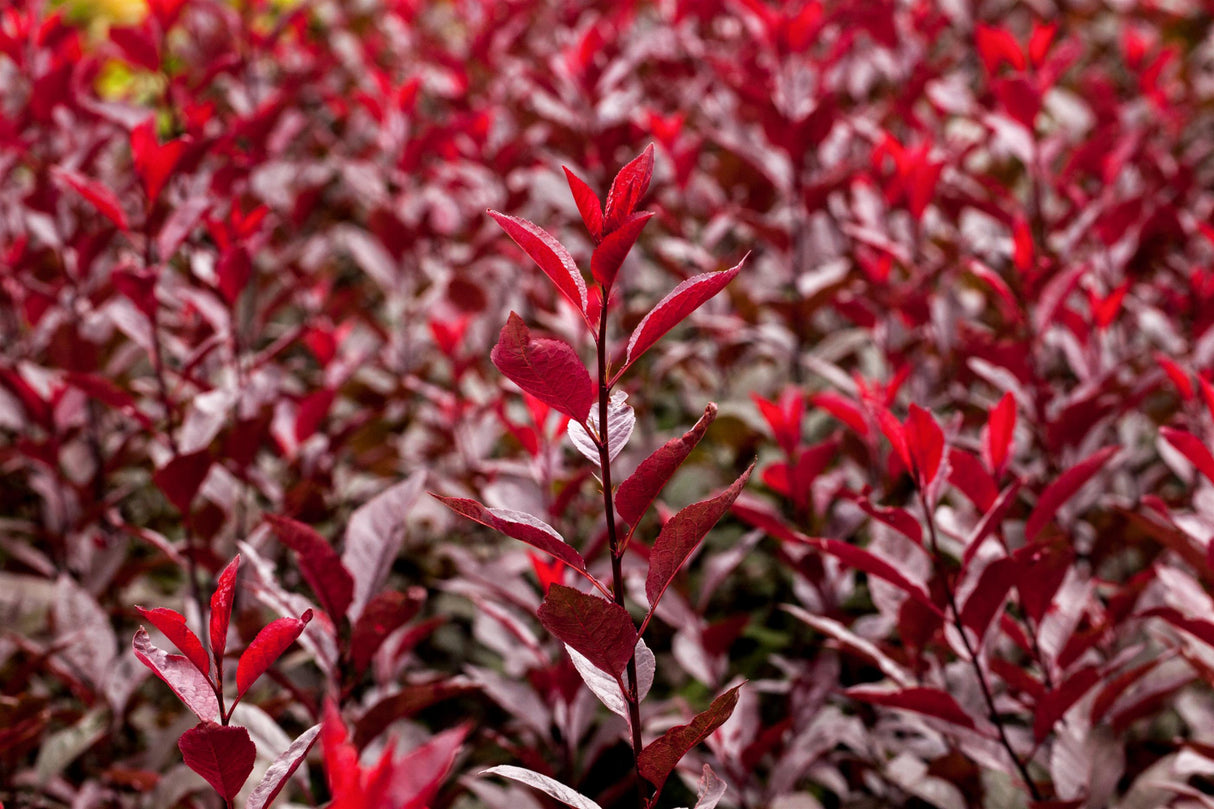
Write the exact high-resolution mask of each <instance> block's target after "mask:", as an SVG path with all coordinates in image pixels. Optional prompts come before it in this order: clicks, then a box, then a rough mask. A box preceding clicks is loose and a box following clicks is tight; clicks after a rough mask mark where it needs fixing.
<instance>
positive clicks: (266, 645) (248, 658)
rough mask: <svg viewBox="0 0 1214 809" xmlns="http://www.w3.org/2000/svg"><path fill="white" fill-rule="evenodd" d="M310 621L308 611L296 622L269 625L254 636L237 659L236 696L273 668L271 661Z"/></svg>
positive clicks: (291, 619) (273, 622)
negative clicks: (238, 660) (238, 661)
mask: <svg viewBox="0 0 1214 809" xmlns="http://www.w3.org/2000/svg"><path fill="white" fill-rule="evenodd" d="M311 620H312V610H306V611H305V612H304V614H303V615H301V616H299V617H298V618H279V619H277V620H274V621H271V622H270V623H268V624H267V625H266V626H264V627H263V628H262V630H261V631H260V632H258V633H257V637H255V638H253V642H252V643H250V644H249V648H247V649H245V650H244V653H243V654H241V655H240V663H239V664H237V666H236V691H237V694H238V695H239V696H244V692H246V691H248V690H249V686H251V685H253V682H254V681H255V680H256V679H257V678H258V677H260V676H261V675H262V674H264V673H265V671H266V669H268V668H269V667H270V666H272V665H274V661H275V660H277V659H278V658H279V657H280V656H281V655H282V653H283V652H285V651H286V650H287V647H288V646H290V645H291V644H292V643H294V642H295V639H296V638H298V637H299V635H300V633H301V632H303V630H304V627H305V626H307V624H308V621H311Z"/></svg>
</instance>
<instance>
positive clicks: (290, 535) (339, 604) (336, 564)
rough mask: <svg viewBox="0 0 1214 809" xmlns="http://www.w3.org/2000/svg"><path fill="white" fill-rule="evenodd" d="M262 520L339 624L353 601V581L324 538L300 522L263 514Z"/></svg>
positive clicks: (339, 558) (331, 616)
mask: <svg viewBox="0 0 1214 809" xmlns="http://www.w3.org/2000/svg"><path fill="white" fill-rule="evenodd" d="M266 520H267V521H268V522H269V523H270V527H271V528H273V529H274V535H275V536H277V537H278V540H279V541H280V542H282V544H284V545H286V546H287V547H288V548H290V549H291V550H293V551H295V553H297V554H298V555H299V569H300V572H301V573H303V577H304V580H305V581H307V583H308V586H309V587H311V588H312V592H314V593H316V597H317V598H318V599H319V600H320V603H321V606H322V607H323V608H324V610H325V612H327V613H328V614H329V617H330V618H331V619H332V620H333V621H334V622H335V623H336V622H340V621H341V619H342V617H343V616H344V615H345V614H346V610H347V609H348V608H349V606H350V601H351V600H352V599H353V597H354V577H353V576H351V575H350V571H348V570H346V568H345V566H344V565H343V564H342V563H341V557H339V556H338V555H337V551H335V550H333V546H332V545H330V544H329V543H328V542H327V541H326V540H325V538H324V537H322V536H321V535H320V534H318V533H316V532H315V531H313V530H312V529H311V528H310V527H309V526H307V525H304V524H303V523H301V522H296V521H295V520H292V519H289V518H287V517H280V516H278V515H276V514H267V515H266Z"/></svg>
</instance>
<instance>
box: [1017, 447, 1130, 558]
mask: <svg viewBox="0 0 1214 809" xmlns="http://www.w3.org/2000/svg"><path fill="white" fill-rule="evenodd" d="M1118 449H1120V447H1105V448H1104V449H1102V450H1099V451H1097V452H1095V453H1093V454H1092V455H1090V456H1089V457H1087V458H1085V459H1084V460H1082V461H1080V462H1079V463H1077V464H1075V465H1074V466H1072V467H1071V468H1070V469H1068V470H1066V471H1065V472H1063V473H1062V474H1061V475H1060V476H1059V477H1058V479H1057V480H1055V481H1054V482H1053V483H1051V484H1050V485H1049V486H1047V487H1046V488H1045V491H1043V492H1042V493H1041V496H1040V497H1038V498H1037V505H1036V506H1035V507H1034V508H1033V512H1032V513H1031V514H1030V515H1029V518H1028V521H1027V522H1026V523H1025V524H1024V538H1025V540H1026V541H1028V542H1032V541H1033V540H1034V539H1036V538H1037V535H1038V534H1040V533H1041V531H1042V529H1044V528H1045V527H1046V525H1048V524H1049V522H1050V520H1052V519H1053V518H1054V515H1055V514H1056V513H1057V512H1058V509H1059V508H1060V507H1061V506H1062V505H1063V504H1064V503H1066V501H1067V500H1070V499H1071V498H1072V497H1074V496H1075V494H1076V493H1077V492H1078V491H1079V490H1080V489H1081V488H1083V484H1085V483H1087V482H1088V481H1089V480H1091V479H1092V477H1093V476H1094V475H1095V474H1096V473H1097V472H1099V471H1100V469H1101V468H1102V467H1103V466H1104V465H1105V464H1106V463H1108V461H1109V459H1110V458H1112V457H1113V455H1114V454H1116V452H1117V450H1118Z"/></svg>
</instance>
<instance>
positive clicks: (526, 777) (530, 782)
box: [480, 764, 602, 809]
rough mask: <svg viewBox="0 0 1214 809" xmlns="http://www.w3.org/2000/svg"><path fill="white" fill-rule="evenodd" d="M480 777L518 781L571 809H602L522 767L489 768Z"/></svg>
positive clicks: (551, 780)
mask: <svg viewBox="0 0 1214 809" xmlns="http://www.w3.org/2000/svg"><path fill="white" fill-rule="evenodd" d="M480 774H481V775H500V776H502V777H503V778H509V779H511V780H513V781H518V782H519V783H520V784H526V785H527V786H529V787H534V788H535V789H538V790H539V791H540V792H543V793H544V794H545V795H548V796H550V797H552V798H555V799H556V800H558V801H560V802H561V803H563V804H565V805H566V806H572V807H573V809H602V807H600V806H599V805H598V804H597V803H595V802H594V801H592V800H590V799H589V798H587V797H586V796H585V795H583V794H582V793H580V792H578V791H577V790H575V789H573V788H572V787H567V786H565V785H564V784H562V783H561V782H560V781H557V780H556V779H554V778H549V777H548V776H546V775H541V774H540V773H538V772H536V771H535V770H527V769H524V768H522V767H514V766H511V765H509V764H501V765H498V766H497V767H490V768H489V769H487V770H481V772H480Z"/></svg>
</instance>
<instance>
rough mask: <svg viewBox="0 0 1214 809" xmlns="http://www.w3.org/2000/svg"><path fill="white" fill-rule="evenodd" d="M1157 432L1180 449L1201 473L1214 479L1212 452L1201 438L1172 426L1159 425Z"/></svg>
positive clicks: (1213, 457)
mask: <svg viewBox="0 0 1214 809" xmlns="http://www.w3.org/2000/svg"><path fill="white" fill-rule="evenodd" d="M1159 434H1160V435H1162V436H1163V437H1164V440H1166V441H1167V442H1168V443H1169V444H1171V445H1172V446H1174V447H1176V449H1178V450H1180V452H1181V454H1183V455H1184V456H1185V458H1187V459H1188V460H1189V463H1191V464H1193V466H1195V467H1197V469H1198V471H1200V472H1201V473H1202V474H1203V475H1205V476H1206V477H1207V478H1209V479H1210V480H1211V481H1214V454H1211V453H1210V450H1209V449H1208V448H1207V447H1206V445H1205V444H1203V443H1202V441H1201V439H1200V438H1198V437H1197V436H1195V435H1193V434H1192V433H1190V432H1186V431H1184V430H1178V429H1176V428H1174V427H1160V428H1159Z"/></svg>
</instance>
